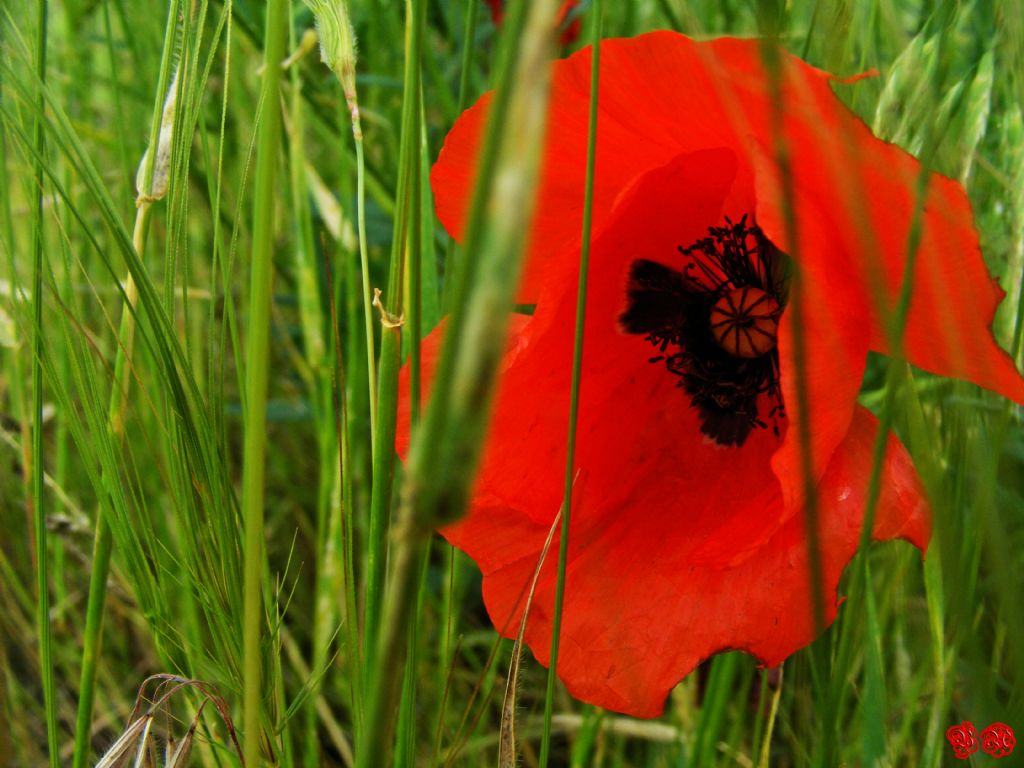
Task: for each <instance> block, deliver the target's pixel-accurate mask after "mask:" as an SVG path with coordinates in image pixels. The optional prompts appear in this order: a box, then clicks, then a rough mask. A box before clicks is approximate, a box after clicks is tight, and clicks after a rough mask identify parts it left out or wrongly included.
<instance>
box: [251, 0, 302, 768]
mask: <svg viewBox="0 0 1024 768" xmlns="http://www.w3.org/2000/svg"><path fill="white" fill-rule="evenodd" d="M289 5H290V4H289V3H288V2H287V0H269V2H268V3H267V15H266V27H265V31H264V44H263V65H264V70H263V83H262V87H261V89H260V102H259V137H258V140H257V141H258V144H257V150H256V187H255V201H254V206H253V236H252V239H253V243H252V261H251V264H250V285H249V312H248V315H247V321H248V322H247V332H248V335H247V338H246V355H245V365H246V368H245V382H246V399H245V449H244V454H243V457H242V462H243V464H242V515H243V519H244V521H245V543H244V549H243V552H244V564H245V573H244V595H245V600H244V613H243V618H242V633H243V666H242V680H243V684H244V701H243V720H242V723H243V736H244V737H245V741H244V742H243V743H244V751H245V764H246V765H248V766H257V765H259V764H260V763H259V761H260V760H261V759H262V758H261V753H262V751H263V750H262V747H263V744H262V739H263V738H264V733H263V732H262V728H263V725H264V713H263V701H264V699H265V698H268V697H267V696H266V692H265V690H264V683H265V682H266V675H265V674H264V665H263V647H262V643H261V639H262V637H263V630H264V628H265V626H266V618H265V615H264V608H263V571H264V568H265V564H266V560H265V556H264V536H265V534H264V527H263V523H264V510H263V499H264V473H265V461H266V442H267V421H266V420H267V412H266V410H267V378H268V370H269V360H268V352H269V332H270V296H271V285H272V278H273V271H272V270H273V254H274V221H275V217H274V211H275V204H274V203H275V200H274V198H275V194H276V189H275V186H276V184H275V180H276V176H277V162H278V153H279V152H280V146H281V103H280V96H279V93H278V91H279V89H280V85H281V62H282V61H283V60H284V54H285V41H286V40H287V33H288V24H287V15H286V14H287V11H288V8H289ZM265 736H266V738H267V739H270V737H271V734H270V732H269V730H268V731H267V732H266V734H265Z"/></svg>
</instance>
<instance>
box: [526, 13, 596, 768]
mask: <svg viewBox="0 0 1024 768" xmlns="http://www.w3.org/2000/svg"><path fill="white" fill-rule="evenodd" d="M592 14H593V16H592V21H591V24H592V26H591V43H592V48H591V51H592V53H591V59H590V114H589V119H588V125H587V178H586V183H585V186H584V193H583V233H582V235H581V241H580V267H579V269H580V272H579V283H578V285H577V292H576V337H575V339H574V341H573V351H572V383H571V384H570V390H569V432H568V444H567V446H566V455H565V487H564V492H563V496H562V526H561V536H560V539H559V542H558V577H557V581H556V583H555V608H554V620H553V623H552V628H551V658H550V660H549V662H548V679H547V687H546V689H545V692H544V731H543V733H542V737H541V743H540V760H539V765H540V766H541V768H546V766H547V764H548V754H549V753H550V751H551V714H552V709H553V707H554V698H555V677H556V674H557V670H558V646H559V641H560V639H561V638H560V635H561V630H562V608H563V605H564V602H565V571H566V561H567V559H568V555H569V521H570V519H571V517H572V487H573V477H574V475H575V463H576V425H577V422H578V421H579V404H580V376H581V374H582V371H583V340H584V334H583V331H584V327H585V325H586V317H587V273H588V270H589V267H590V235H591V228H592V222H593V209H594V164H595V159H596V157H597V104H598V86H599V82H600V72H601V24H602V15H603V9H602V2H601V0H594V5H593V10H592Z"/></svg>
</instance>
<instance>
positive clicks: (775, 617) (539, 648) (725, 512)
mask: <svg viewBox="0 0 1024 768" xmlns="http://www.w3.org/2000/svg"><path fill="white" fill-rule="evenodd" d="M876 433H877V429H876V420H875V419H874V417H873V416H871V415H870V414H869V413H868V412H867V411H865V410H864V409H863V408H860V407H858V408H857V410H856V413H855V415H854V418H853V421H852V423H851V429H850V433H849V434H848V435H847V437H846V438H845V439H844V440H843V441H842V442H841V443H840V446H839V448H838V449H837V450H836V452H835V453H834V455H833V457H832V461H831V462H830V464H829V466H828V468H827V469H826V471H825V473H824V475H823V476H822V479H821V483H820V485H819V492H820V506H819V509H820V524H819V533H820V540H821V556H822V563H823V573H822V587H823V590H824V594H825V595H826V598H827V604H826V606H825V607H826V619H827V621H829V622H831V621H832V619H833V618H834V617H835V613H836V605H837V604H838V601H837V600H836V599H835V594H836V586H837V584H838V581H839V577H840V575H841V573H842V570H843V568H844V567H845V565H846V563H847V562H849V560H850V558H851V557H852V556H853V554H854V553H855V552H856V549H857V545H858V540H859V537H860V531H861V525H862V522H863V513H864V504H865V488H866V487H867V481H868V476H869V474H870V471H871V463H872V451H873V445H874V440H875V438H876ZM663 434H664V433H663V432H658V433H657V435H654V437H657V436H658V435H663ZM656 447H659V448H660V447H662V446H661V445H659V446H656ZM708 470H709V471H714V470H719V471H728V470H726V469H725V468H724V467H721V466H719V467H708ZM735 471H739V472H750V473H751V476H750V477H748V478H745V479H743V480H741V479H740V478H736V479H735V480H734V482H733V484H732V485H733V487H736V486H746V485H748V484H751V485H752V484H755V483H759V482H762V483H767V478H765V477H764V476H763V474H762V471H763V467H762V468H760V469H759V468H757V467H750V466H747V465H746V464H745V463H741V465H740V466H739V467H736V468H735ZM593 477H594V476H592V475H588V476H586V477H581V479H580V480H579V483H578V485H579V488H580V491H581V493H580V495H581V497H582V498H581V508H580V510H579V511H578V512H574V515H575V516H574V518H573V521H572V533H571V538H570V552H569V561H568V562H569V567H568V570H567V582H566V594H567V599H566V603H565V609H564V613H563V617H562V642H561V650H560V655H559V662H558V672H559V677H560V678H561V679H562V680H563V681H564V682H565V684H566V686H567V687H568V689H569V691H570V693H572V694H573V695H574V696H575V697H577V698H579V699H582V700H584V701H588V702H591V703H594V704H597V705H599V706H603V707H606V708H608V709H613V710H616V711H619V712H624V713H627V714H630V715H634V716H637V717H655V716H657V715H658V714H660V713H661V710H662V707H663V705H664V699H665V697H666V695H667V693H668V691H669V690H670V689H671V688H672V687H673V686H674V685H675V684H676V683H677V682H679V680H681V679H682V678H683V677H684V676H685V675H686V674H687V673H689V672H690V671H691V670H692V669H693V668H694V667H695V666H696V665H697V664H698V663H700V662H701V661H702V660H703V659H705V658H707V657H708V656H710V655H712V654H713V653H716V652H718V651H722V650H728V649H736V650H744V651H747V652H748V653H751V654H753V655H754V656H756V657H757V658H758V659H760V660H761V661H762V662H763V663H765V664H767V665H775V664H778V663H780V662H781V661H782V660H783V659H785V658H786V657H787V656H788V655H790V654H791V653H793V652H794V651H796V650H798V649H800V648H802V647H803V646H805V645H807V644H808V643H809V642H810V641H811V640H813V639H814V628H813V621H812V619H811V616H812V613H811V590H810V576H809V569H808V566H807V538H806V535H805V531H804V529H803V519H802V516H796V517H792V518H790V519H789V520H788V522H787V523H786V524H785V525H784V526H783V527H781V528H780V529H778V530H777V531H775V533H774V534H773V535H772V536H770V537H769V538H768V539H767V540H765V541H762V542H759V543H757V544H756V545H755V547H754V548H752V549H750V550H748V551H747V552H746V553H745V556H743V557H741V558H734V559H732V560H726V559H721V558H718V557H700V556H696V553H695V542H697V541H704V542H707V541H712V540H717V541H718V542H719V544H720V545H721V546H723V547H724V546H726V539H727V537H729V536H731V537H733V540H734V547H733V549H734V550H741V549H742V548H743V546H744V545H745V544H747V542H746V541H744V540H743V539H742V526H737V525H735V524H733V525H730V523H729V520H736V519H741V518H742V517H743V516H753V517H755V518H756V517H760V516H762V515H764V514H765V513H766V512H768V513H769V514H770V513H771V511H772V510H774V511H775V513H776V514H778V513H779V512H780V509H781V506H782V498H781V495H780V494H779V493H778V492H777V491H776V492H775V493H772V491H771V487H772V486H771V484H770V483H768V484H765V485H764V486H762V488H761V491H760V492H755V493H749V494H747V495H746V497H745V498H737V497H738V496H741V494H734V495H733V497H729V494H728V493H727V490H728V489H726V488H723V487H722V486H719V489H720V490H721V491H722V492H723V493H725V495H724V496H717V497H716V496H715V495H709V494H706V493H699V492H698V493H697V494H695V495H694V497H691V495H690V494H689V492H688V491H689V488H690V487H692V486H690V485H687V486H686V489H687V490H686V493H685V495H684V496H682V498H680V493H681V492H682V489H681V488H680V487H679V486H678V485H677V484H676V482H675V481H676V480H678V479H679V478H674V477H671V476H668V475H665V474H657V475H655V476H652V477H651V478H650V480H651V482H652V483H655V484H656V485H654V486H647V487H646V489H645V491H646V492H645V493H644V494H643V498H642V499H637V501H641V500H642V501H643V502H644V505H643V506H642V507H634V508H632V509H631V512H630V514H628V515H608V516H607V517H606V518H605V519H604V520H602V521H600V523H599V524H596V525H595V524H593V521H592V520H591V519H590V514H591V511H590V509H589V507H588V506H587V505H588V503H592V500H593V496H594V494H591V493H589V492H588V491H589V486H588V484H589V483H590V482H591V481H592V478H593ZM683 481H684V482H687V481H689V482H692V478H684V479H683ZM882 488H883V492H882V498H881V501H880V504H879V507H878V514H877V518H876V522H875V528H874V537H875V538H876V539H879V540H882V539H890V538H896V537H899V538H904V539H907V540H909V541H911V542H912V543H914V544H915V545H917V546H918V547H921V548H924V546H925V545H926V542H927V541H928V538H929V533H930V527H929V517H928V511H927V505H926V503H925V501H924V499H923V495H922V492H921V488H920V485H919V482H918V480H917V476H916V474H915V472H914V469H913V466H912V464H911V462H910V459H909V457H908V456H907V454H906V452H905V450H904V449H903V447H902V446H901V445H900V444H899V442H898V441H897V440H896V439H895V438H890V440H889V446H888V453H887V455H886V458H885V464H884V467H883V483H882ZM673 496H676V499H675V503H672V502H670V501H668V499H671V498H672V497H673ZM716 517H718V518H723V517H726V518H728V519H726V520H723V521H722V523H721V529H720V530H719V531H717V532H711V531H708V530H706V528H707V526H709V525H710V524H711V523H712V521H713V520H714V518H716ZM550 525H551V517H548V518H546V519H541V520H538V519H536V518H535V516H533V515H526V514H523V513H522V512H521V511H519V510H516V509H514V508H512V507H510V506H508V505H507V504H501V503H500V502H498V501H497V500H493V499H486V500H482V502H481V505H480V506H479V507H474V509H473V512H472V514H471V515H470V517H469V518H468V519H467V520H466V521H465V522H463V523H460V524H459V525H458V526H456V527H454V528H451V529H448V530H447V531H446V532H445V534H446V535H447V536H448V537H449V539H450V540H451V541H452V543H454V544H455V545H456V546H458V547H460V548H462V549H464V550H465V551H466V552H468V553H469V554H470V555H471V556H472V557H473V558H474V559H475V560H476V561H477V562H478V563H479V564H480V566H481V568H482V569H483V572H484V599H485V602H486V605H487V609H488V611H489V613H490V616H491V619H492V621H493V622H494V625H495V626H496V627H497V628H498V629H499V630H500V631H501V632H503V633H504V634H505V635H506V636H513V635H514V634H515V633H516V631H517V629H518V621H519V618H520V616H521V612H522V606H523V594H524V589H525V586H526V585H528V584H529V582H530V579H531V578H532V576H533V573H534V570H535V568H536V565H537V562H538V557H539V552H540V549H541V546H542V544H543V542H544V539H545V537H546V536H547V533H548V530H549V528H550ZM737 537H738V539H737ZM556 542H557V535H556ZM554 547H557V543H556V544H555V545H554ZM552 551H557V550H556V549H554V548H553V550H552ZM554 560H555V558H554V557H550V558H549V560H548V561H547V562H546V563H545V565H544V568H543V569H542V571H541V576H540V580H539V583H538V587H537V592H536V595H535V597H534V602H533V605H532V607H531V612H530V616H529V620H528V624H527V631H526V641H527V643H528V644H529V645H530V647H531V648H532V649H533V652H534V654H535V655H536V656H537V658H538V659H539V660H540V661H541V663H547V660H548V653H549V648H550V640H551V625H552V621H551V620H552V606H553V604H554V589H555V579H556V570H555V563H554ZM752 596H753V599H752Z"/></svg>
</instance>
